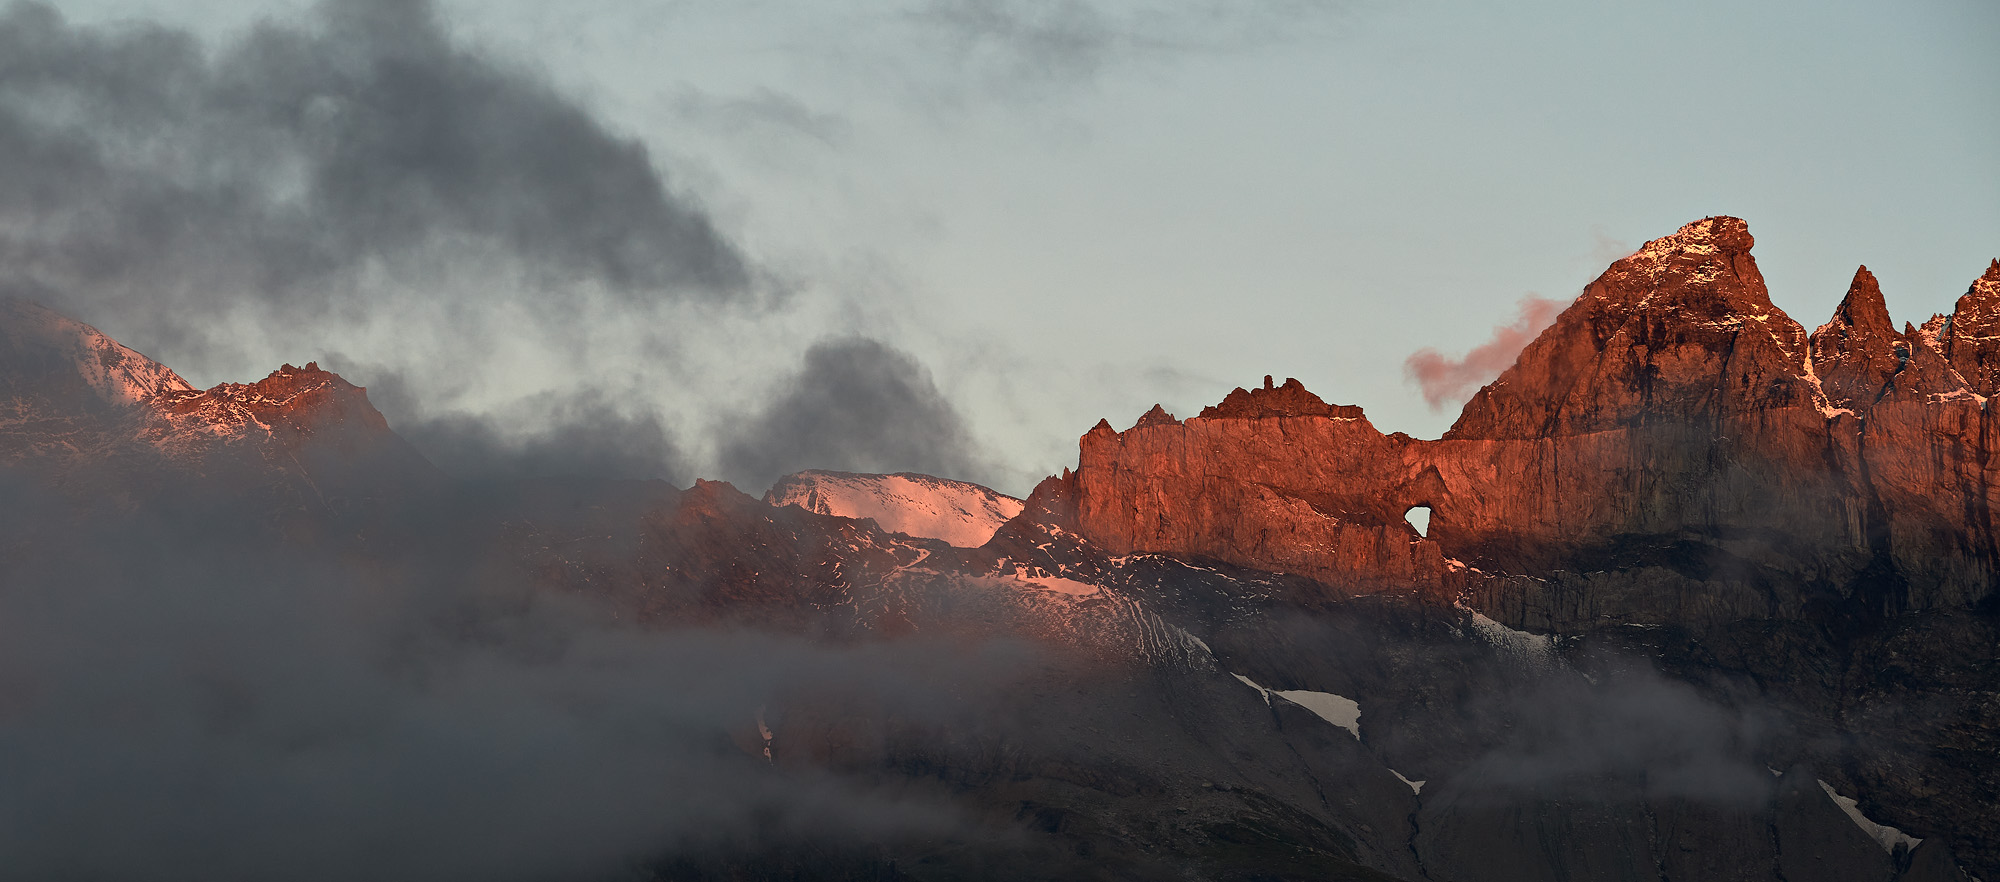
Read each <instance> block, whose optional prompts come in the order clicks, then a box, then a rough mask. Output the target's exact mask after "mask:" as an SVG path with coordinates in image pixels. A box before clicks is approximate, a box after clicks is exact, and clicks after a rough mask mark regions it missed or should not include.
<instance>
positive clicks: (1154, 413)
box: [1132, 404, 1181, 429]
mask: <svg viewBox="0 0 2000 882" xmlns="http://www.w3.org/2000/svg"><path fill="white" fill-rule="evenodd" d="M1180 424H1181V421H1180V420H1177V419H1174V415H1173V414H1170V413H1168V412H1167V409H1166V408H1165V407H1162V406H1161V405H1158V404H1155V405H1153V409H1152V410H1149V411H1146V412H1145V413H1143V414H1140V416H1139V421H1138V422H1137V423H1134V424H1132V428H1134V429H1138V428H1142V427H1145V426H1178V425H1180Z"/></svg>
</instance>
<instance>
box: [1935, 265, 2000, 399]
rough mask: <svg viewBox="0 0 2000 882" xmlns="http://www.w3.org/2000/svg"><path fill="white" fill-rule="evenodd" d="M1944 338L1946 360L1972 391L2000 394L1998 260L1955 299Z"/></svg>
mask: <svg viewBox="0 0 2000 882" xmlns="http://www.w3.org/2000/svg"><path fill="white" fill-rule="evenodd" d="M1943 337H1944V339H1943V340H1942V341H1941V342H1942V343H1943V345H1944V352H1945V357H1946V358H1948V359H1950V361H1951V366H1952V367H1953V368H1956V369H1957V370H1958V372H1959V374H1960V375H1961V376H1963V377H1965V381H1966V382H1967V383H1969V384H1971V386H1972V391H1974V392H1977V393H1979V394H1980V395H1993V394H1995V393H1996V392H2000V260H1995V261H1993V263H1992V264H1990V265H1988V266H1987V268H1986V272H1985V273H1984V274H1982V275H1980V277H1979V278H1978V279H1975V280H1973V282H1972V284H1971V286H1969V287H1967V288H1966V289H1965V295H1964V296H1962V297H1960V298H1958V303H1957V304H1956V306H1954V307H1953V309H1952V313H1951V319H1950V321H1948V322H1947V323H1946V325H1945V334H1944V335H1943Z"/></svg>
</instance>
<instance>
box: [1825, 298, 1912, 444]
mask: <svg viewBox="0 0 2000 882" xmlns="http://www.w3.org/2000/svg"><path fill="white" fill-rule="evenodd" d="M1909 345H1910V344H1909V342H1908V341H1907V340H1905V339H1904V337H1903V335H1900V334H1897V333H1896V325H1895V322H1893V321H1891V320H1890V319H1889V306H1888V304H1887V303H1886V302H1885V301H1884V300H1883V299H1882V286H1881V285H1880V284H1879V283H1877V282H1876V280H1875V274H1874V273H1871V272H1869V271H1868V267H1866V266H1863V267H1860V268H1859V269H1856V270H1855V271H1854V281H1853V282H1851V283H1849V284H1848V286H1847V297H1846V298H1844V299H1842V300H1841V301H1840V306H1839V308H1837V309H1835V310H1834V311H1833V318H1831V319H1829V320H1827V323H1826V324H1824V325H1820V326H1819V329H1818V330H1815V331H1813V333H1812V337H1811V339H1810V341H1809V345H1808V348H1809V349H1810V350H1811V351H1812V367H1813V371H1814V373H1815V375H1816V376H1818V377H1819V381H1820V388H1821V389H1822V390H1823V391H1825V393H1826V398H1827V402H1828V403H1829V405H1830V406H1832V407H1845V408H1849V409H1850V410H1851V409H1854V408H1856V407H1866V406H1868V405H1870V404H1873V403H1875V400H1876V399H1877V398H1879V397H1881V394H1882V391H1883V389H1884V388H1886V387H1887V386H1888V385H1889V378H1890V377H1893V376H1895V375H1896V372H1897V371H1899V370H1901V369H1902V367H1903V362H1904V359H1905V358H1907V357H1908V356H1907V353H1908V347H1909ZM1899 349H1901V350H1902V351H1903V353H1904V355H1902V356H1899V355H1898V354H1897V353H1898V350H1899Z"/></svg>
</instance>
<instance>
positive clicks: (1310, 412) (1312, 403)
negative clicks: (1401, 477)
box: [1142, 375, 1361, 422]
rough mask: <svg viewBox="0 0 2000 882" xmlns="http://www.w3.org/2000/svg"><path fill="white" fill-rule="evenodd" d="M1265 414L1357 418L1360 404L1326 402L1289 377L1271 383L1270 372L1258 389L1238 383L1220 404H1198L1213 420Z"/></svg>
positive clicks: (1257, 416) (1207, 416) (1202, 413)
mask: <svg viewBox="0 0 2000 882" xmlns="http://www.w3.org/2000/svg"><path fill="white" fill-rule="evenodd" d="M1266 417H1339V418H1343V419H1360V418H1361V408H1359V407H1356V406H1354V405H1351V404H1328V403H1326V401H1325V400H1324V399H1322V398H1320V397H1319V396H1318V395H1314V394H1312V393H1311V392H1309V391H1306V387H1305V384H1304V383H1301V382H1299V381H1298V380H1297V379H1294V378H1292V377H1286V378H1285V382H1284V385H1281V386H1274V385H1272V383H1271V378H1270V376H1268V375H1266V376H1265V377H1264V387H1263V388H1262V389H1244V388H1242V387H1240V386H1239V387H1237V388H1236V389H1234V390H1232V391H1231V392H1230V393H1229V394H1228V395H1227V396H1224V397H1223V399H1222V403H1221V404H1216V405H1211V406H1209V407H1205V408H1202V410H1201V417H1200V418H1201V419H1205V420H1215V419H1263V418H1266ZM1142 422H1143V421H1142Z"/></svg>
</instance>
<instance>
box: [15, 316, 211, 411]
mask: <svg viewBox="0 0 2000 882" xmlns="http://www.w3.org/2000/svg"><path fill="white" fill-rule="evenodd" d="M0 359H4V360H6V361H7V362H9V363H10V367H12V368H14V369H15V371H16V372H17V373H20V374H27V375H34V374H42V375H50V374H54V373H59V372H67V371H70V370H74V371H75V372H76V376H77V378H78V379H81V380H82V381H83V382H84V383H85V384H86V385H88V386H89V387H90V389H91V391H93V392H95V393H96V394H97V397H99V398H101V399H103V400H104V401H105V403H107V404H118V405H126V406H133V405H137V404H139V403H141V402H144V401H147V400H149V399H151V398H153V397H155V396H158V395H161V394H163V393H168V392H191V391H194V387H193V386H191V385H189V384H188V382H187V381H186V380H183V379H181V378H180V375H178V374H176V373H174V372H173V371H172V370H170V369H168V368H167V366H166V365H163V364H160V363H159V362H156V361H154V360H152V359H150V358H147V357H146V356H144V355H140V354H139V353H137V352H134V351H132V350H131V349H129V348H127V347H125V346H124V345H123V344H121V343H119V342H118V341H116V340H113V339H111V338H110V337H107V336H105V335H104V333H103V332H101V331H99V330H97V329H96V328H93V327H91V326H89V325H86V324H84V323H82V322H79V321H77V320H75V319H72V318H68V317H65V316H63V315H60V314H58V313H56V312H53V311H51V310H49V309H47V308H46V307H43V306H41V305H39V304H35V303H30V302H28V301H26V300H16V299H12V298H0Z"/></svg>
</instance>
